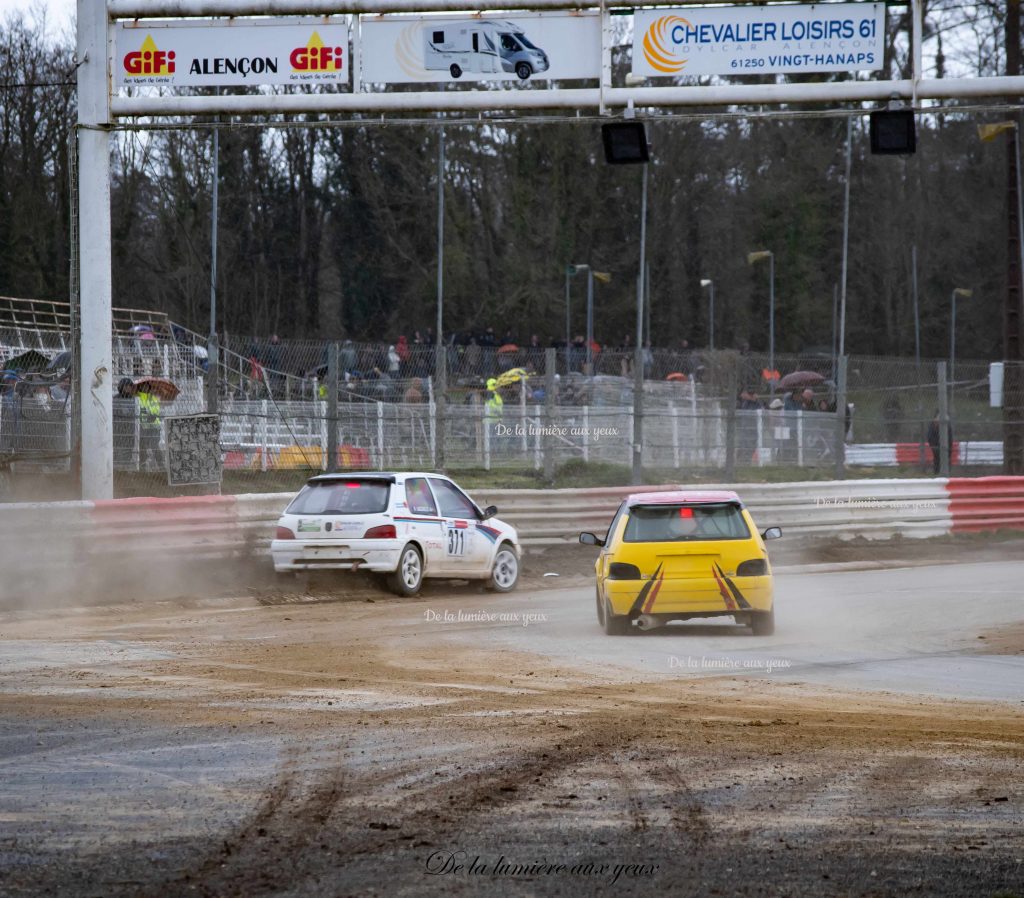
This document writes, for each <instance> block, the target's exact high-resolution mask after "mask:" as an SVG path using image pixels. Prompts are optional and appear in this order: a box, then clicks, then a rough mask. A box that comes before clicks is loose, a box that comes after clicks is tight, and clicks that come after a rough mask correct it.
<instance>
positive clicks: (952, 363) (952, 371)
mask: <svg viewBox="0 0 1024 898" xmlns="http://www.w3.org/2000/svg"><path fill="white" fill-rule="evenodd" d="M956 293H957V291H956V290H954V291H953V296H952V298H951V303H952V305H951V306H950V313H949V316H950V317H949V382H950V383H951V384H953V385H954V386H953V389H956Z"/></svg>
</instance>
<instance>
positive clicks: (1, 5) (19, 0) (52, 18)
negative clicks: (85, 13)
mask: <svg viewBox="0 0 1024 898" xmlns="http://www.w3.org/2000/svg"><path fill="white" fill-rule="evenodd" d="M38 8H42V9H44V10H45V11H46V21H47V22H48V23H49V24H50V25H51V26H53V27H54V28H55V29H56V30H62V29H64V28H69V27H71V21H72V19H74V16H75V0H0V16H2V17H6V15H7V14H8V13H9V12H12V11H14V10H17V9H20V10H24V11H25V12H31V11H32V10H34V9H38Z"/></svg>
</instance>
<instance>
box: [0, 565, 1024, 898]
mask: <svg viewBox="0 0 1024 898" xmlns="http://www.w3.org/2000/svg"><path fill="white" fill-rule="evenodd" d="M945 554H946V556H947V558H948V555H949V553H948V551H947V552H946V553H945ZM553 557H554V556H549V560H550V558H553ZM844 560H852V559H844ZM943 570H944V568H943V567H942V566H935V567H933V568H929V571H931V572H933V576H934V578H935V579H936V580H937V581H940V582H941V579H942V577H943ZM979 570H984V568H983V567H979ZM540 573H541V574H543V571H540ZM566 573H567V575H568V576H575V575H576V573H578V572H575V573H574V572H571V571H567V572H566ZM580 576H582V574H580ZM843 576H844V577H856V576H857V574H855V573H850V574H845V575H843ZM536 582H537V583H541V582H543V580H542V579H538V580H537V581H536ZM563 585H564V584H563ZM579 592H580V593H581V596H577V595H576V593H575V592H572V591H570V590H554V589H539V587H536V586H526V587H524V589H523V590H521V591H520V592H518V593H516V594H514V598H513V597H504V596H503V597H486V596H482V594H481V593H479V592H478V591H477V590H476V589H475V588H471V587H459V586H454V587H453V586H451V585H449V584H440V585H432V586H431V587H430V588H429V589H428V590H427V593H426V595H425V596H424V597H423V598H421V599H414V600H399V599H394V598H388V597H387V596H385V595H384V594H383V593H377V594H369V593H368V594H366V595H364V597H363V598H358V596H356V594H355V593H354V592H353V593H352V594H349V595H347V598H348V601H334V600H332V599H331V595H330V592H329V590H324V589H321V590H320V591H314V592H312V593H310V592H305V591H303V590H295V589H288V590H284V591H278V592H274V591H272V590H269V589H266V588H263V587H261V588H260V589H259V590H257V591H256V592H253V593H248V594H245V595H241V596H235V597H232V598H221V599H213V598H196V597H192V598H188V597H179V598H176V599H172V600H166V601H159V602H153V601H149V602H145V603H143V602H140V601H138V600H136V601H127V602H123V603H121V604H108V605H102V606H95V605H94V606H92V607H88V608H86V607H74V608H65V609H48V610H41V609H37V610H26V609H22V610H17V611H9V612H6V613H4V614H2V615H0V643H2V648H3V651H2V653H0V722H2V732H0V782H2V783H3V785H2V786H0V893H2V894H4V895H15V896H27V895H60V896H64V895H68V896H79V895H80V896H99V895H104V896H108V895H109V896H122V895H123V896H128V895H131V896H165V895H188V894H195V895H208V896H221V895H224V896H229V895H231V896H235V895H237V896H259V895H295V896H299V895H303V896H305V895H313V896H321V895H322V896H344V895H380V896H384V895H422V894H439V893H442V892H443V893H445V894H455V895H566V896H577V895H592V894H602V895H641V894H643V895H648V894H652V893H654V894H675V895H724V896H732V895H793V896H804V895H806V896H811V895H814V896H820V895H865V896H868V895H870V896H887V895H908V894H909V895H915V894H919V895H928V896H933V895H950V896H953V895H957V896H959V895H984V896H996V895H1001V896H1012V895H1024V840H1022V838H1021V832H1022V831H1024V830H1022V823H1024V787H1022V786H1021V770H1022V769H1024V713H1022V709H1024V705H1022V704H1020V703H1011V702H988V703H985V702H972V701H950V700H937V699H934V698H931V697H928V696H925V695H912V694H911V695H903V696H899V695H895V694H881V693H872V692H866V691H844V690H840V689H836V688H827V687H822V686H820V685H811V684H809V683H802V682H799V681H798V680H797V681H792V680H787V681H783V680H773V679H772V678H770V677H755V678H750V677H744V676H735V675H725V676H704V677H700V678H689V677H685V676H681V675H680V676H671V677H666V676H660V677H652V676H645V675H644V674H643V673H640V672H638V671H636V670H628V669H625V668H622V667H619V666H612V665H603V664H600V663H595V662H594V661H593V660H582V659H581V660H575V658H574V654H573V649H572V635H571V634H572V633H573V627H572V626H570V627H568V628H567V630H566V631H565V632H566V633H567V636H566V637H565V639H564V640H563V643H564V649H563V651H562V653H561V655H560V656H559V657H557V658H554V657H552V656H551V654H550V653H547V654H542V653H539V652H536V651H530V650H510V649H508V648H507V647H506V645H505V643H503V642H502V641H500V640H496V639H494V638H493V637H494V635H495V631H494V630H493V628H491V627H489V626H487V625H481V626H479V627H474V626H473V625H472V624H470V625H468V626H467V627H464V628H461V629H459V630H458V633H457V634H455V635H452V631H451V630H439V628H438V627H436V626H431V625H430V624H429V623H428V622H427V621H426V620H425V610H427V609H430V608H437V607H440V605H439V603H440V601H441V600H442V599H443V604H444V606H445V608H446V609H451V610H453V611H454V612H456V613H458V611H459V610H462V611H464V612H465V613H466V614H471V613H473V612H474V610H476V609H479V608H481V607H484V606H483V604H482V603H484V602H489V603H490V604H488V605H487V606H486V607H489V608H493V609H506V610H509V609H518V610H520V611H521V610H522V609H527V608H529V609H532V610H533V611H534V612H537V613H541V612H542V611H544V610H548V611H550V612H551V613H552V614H555V613H556V612H557V611H559V610H560V609H564V607H567V606H568V605H569V604H572V603H580V617H579V621H580V623H579V629H580V632H581V633H583V632H585V633H586V634H587V637H588V638H591V637H593V636H594V634H593V633H591V630H593V629H594V627H596V625H595V624H593V623H592V622H591V621H590V617H589V609H588V608H587V607H586V605H587V602H588V599H587V598H586V596H585V595H582V592H583V591H582V590H580V591H579ZM572 608H573V609H575V608H576V604H572ZM573 613H575V611H574V612H573ZM584 615H586V616H584ZM1021 619H1022V620H1024V611H1022V613H1021ZM568 620H569V621H570V622H572V621H575V618H572V617H571V618H569V619H568ZM573 626H575V624H573ZM559 632H561V631H559ZM707 632H708V633H710V636H708V637H707V638H709V639H711V640H715V639H719V636H718V635H717V633H716V632H715V631H713V630H708V631H707ZM996 632H998V633H999V634H1000V638H1001V639H1002V640H1003V641H1002V642H998V641H996V640H992V639H991V638H989V637H991V636H992V635H993V631H992V630H991V629H989V630H986V631H985V632H984V633H983V632H979V633H974V632H970V633H966V632H965V633H964V634H963V638H964V640H975V641H976V644H977V646H978V647H979V648H978V651H985V650H987V651H989V652H992V651H995V652H1002V653H1005V654H1006V655H1007V656H1009V655H1010V653H1012V652H1014V651H1019V650H1020V647H1021V646H1020V643H1019V642H1017V641H1016V640H1015V639H1013V638H1012V636H1010V635H1007V634H1012V633H1013V632H1017V633H1021V632H1024V629H1020V628H1018V630H1017V631H1013V630H1012V629H1005V628H1000V629H998V630H997V631H996ZM986 633H987V634H988V637H987V638H986V640H978V639H977V637H978V636H980V635H986ZM645 637H646V634H645V636H641V637H636V638H637V639H638V640H641V641H640V642H637V643H636V645H640V646H643V645H644V644H645V643H643V642H642V640H643V639H644V638H645ZM673 638H675V637H673ZM628 639H633V637H629V638H628ZM781 639H782V643H781V644H783V645H784V637H781ZM663 643H664V640H661V644H663ZM652 644H654V643H653V641H652ZM965 644H966V642H965ZM527 648H528V643H527ZM1022 698H1024V696H1022Z"/></svg>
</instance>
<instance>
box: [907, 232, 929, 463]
mask: <svg viewBox="0 0 1024 898" xmlns="http://www.w3.org/2000/svg"><path fill="white" fill-rule="evenodd" d="M910 282H911V288H912V291H913V294H914V372H915V374H916V376H917V387H918V389H917V390H915V391H914V395H915V397H916V403H915V408H916V409H917V412H916V416H917V421H918V434H917V461H918V464H919V465H921V466H922V467H924V444H925V437H926V436H927V425H926V424H925V422H924V409H923V408H922V406H921V393H920V388H921V305H920V302H919V301H918V292H917V244H916V243H915V244H914V245H913V246H911V247H910Z"/></svg>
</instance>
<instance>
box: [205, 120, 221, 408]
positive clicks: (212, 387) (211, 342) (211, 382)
mask: <svg viewBox="0 0 1024 898" xmlns="http://www.w3.org/2000/svg"><path fill="white" fill-rule="evenodd" d="M219 184H220V129H219V128H214V129H213V187H212V190H211V193H210V336H209V339H208V340H207V343H206V364H207V365H208V366H209V371H208V372H207V381H206V387H207V394H206V408H207V411H208V412H209V413H210V414H211V415H215V414H217V404H218V399H219V396H220V365H219V361H220V359H219V356H220V352H219V351H216V350H215V349H214V347H215V346H217V214H218V207H219V205H220V203H219V200H218V196H219ZM217 348H218V349H219V347H217ZM215 354H216V355H217V357H218V358H217V360H216V364H215V360H214V355H215Z"/></svg>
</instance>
